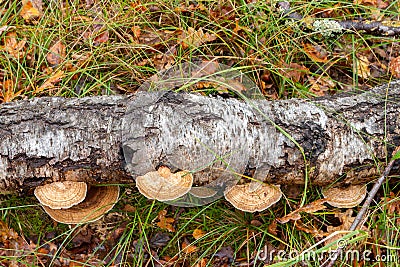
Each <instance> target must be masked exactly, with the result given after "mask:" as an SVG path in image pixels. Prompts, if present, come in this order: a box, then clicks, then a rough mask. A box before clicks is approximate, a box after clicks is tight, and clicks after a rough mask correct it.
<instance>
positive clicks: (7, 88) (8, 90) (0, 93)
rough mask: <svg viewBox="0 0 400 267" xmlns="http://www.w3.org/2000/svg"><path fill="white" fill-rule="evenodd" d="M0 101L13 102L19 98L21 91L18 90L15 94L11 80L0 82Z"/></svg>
mask: <svg viewBox="0 0 400 267" xmlns="http://www.w3.org/2000/svg"><path fill="white" fill-rule="evenodd" d="M0 88H1V90H0V100H2V101H3V102H10V101H12V100H14V99H15V98H16V97H18V96H20V95H21V94H22V92H23V90H19V91H17V92H15V91H14V89H15V86H14V81H13V80H5V81H4V82H0Z"/></svg>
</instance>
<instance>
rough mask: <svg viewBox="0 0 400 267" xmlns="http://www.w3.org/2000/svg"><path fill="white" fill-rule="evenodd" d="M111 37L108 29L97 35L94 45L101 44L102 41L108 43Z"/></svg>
mask: <svg viewBox="0 0 400 267" xmlns="http://www.w3.org/2000/svg"><path fill="white" fill-rule="evenodd" d="M108 38H109V33H108V31H105V32H102V33H100V34H99V35H97V36H96V37H95V38H94V40H93V44H94V45H99V44H101V43H106V42H107V41H108Z"/></svg>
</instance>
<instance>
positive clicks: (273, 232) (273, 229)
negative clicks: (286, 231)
mask: <svg viewBox="0 0 400 267" xmlns="http://www.w3.org/2000/svg"><path fill="white" fill-rule="evenodd" d="M267 231H268V233H270V234H271V235H274V236H278V224H277V221H276V220H273V221H272V222H271V223H270V224H269V225H268V230H267Z"/></svg>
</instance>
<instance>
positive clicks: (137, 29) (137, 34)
mask: <svg viewBox="0 0 400 267" xmlns="http://www.w3.org/2000/svg"><path fill="white" fill-rule="evenodd" d="M131 30H132V32H133V37H135V38H139V37H140V34H141V33H142V30H141V29H140V27H139V26H133V27H132V28H131Z"/></svg>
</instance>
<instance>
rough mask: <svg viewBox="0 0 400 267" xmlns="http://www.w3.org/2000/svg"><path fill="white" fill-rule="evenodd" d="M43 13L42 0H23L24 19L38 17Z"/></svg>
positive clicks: (22, 15)
mask: <svg viewBox="0 0 400 267" xmlns="http://www.w3.org/2000/svg"><path fill="white" fill-rule="evenodd" d="M42 14H43V3H42V1H41V0H22V9H21V12H20V15H21V17H23V18H24V20H26V21H29V20H32V19H37V18H39V17H41V16H42Z"/></svg>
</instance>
